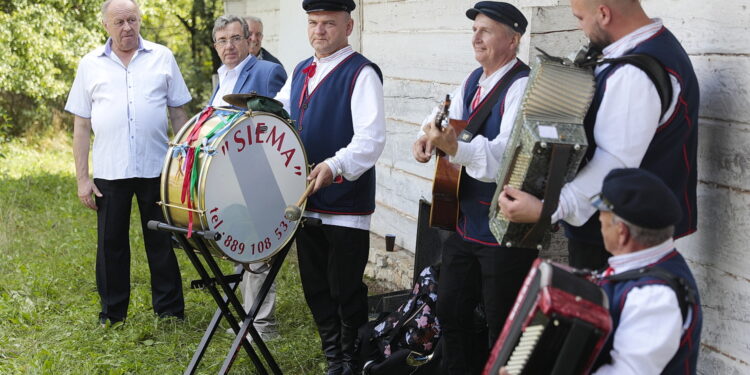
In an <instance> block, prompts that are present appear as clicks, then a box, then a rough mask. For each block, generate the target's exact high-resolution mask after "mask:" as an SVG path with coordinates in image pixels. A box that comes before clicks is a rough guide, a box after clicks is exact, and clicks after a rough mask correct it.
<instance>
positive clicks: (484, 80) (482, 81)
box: [477, 58, 518, 88]
mask: <svg viewBox="0 0 750 375" xmlns="http://www.w3.org/2000/svg"><path fill="white" fill-rule="evenodd" d="M517 61H518V58H513V59H512V60H510V61H509V62H508V63H507V64H505V65H503V66H502V67H501V68H500V69H498V70H496V71H495V72H494V73H492V74H490V75H489V76H485V75H484V73H482V76H481V77H480V78H479V82H478V83H477V85H479V86H482V88H487V87H488V86H494V85H495V83H497V81H499V80H500V78H502V77H503V76H504V75H505V73H508V71H510V69H511V68H513V66H515V65H516V62H517Z"/></svg>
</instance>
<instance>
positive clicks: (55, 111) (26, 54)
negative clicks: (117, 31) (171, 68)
mask: <svg viewBox="0 0 750 375" xmlns="http://www.w3.org/2000/svg"><path fill="white" fill-rule="evenodd" d="M101 3H102V0H74V1H71V0H16V1H9V0H2V1H0V56H2V58H0V140H2V139H3V138H4V137H7V136H18V135H21V134H23V133H24V132H28V131H29V130H32V129H38V128H45V127H50V126H51V125H52V124H53V123H56V124H59V123H65V124H68V126H70V124H72V120H71V118H70V116H69V115H65V114H63V107H64V106H65V101H66V99H67V94H68V91H69V90H70V86H71V84H72V83H73V79H74V78H75V74H76V68H77V66H78V61H79V60H80V59H81V58H82V57H83V56H84V55H85V54H86V53H88V52H89V51H91V50H92V49H94V48H96V47H97V46H98V45H101V44H102V43H104V42H105V41H106V39H107V34H106V32H105V31H104V28H103V27H102V26H101V19H100V11H101ZM139 5H140V8H141V12H142V14H143V23H142V27H141V35H142V36H143V37H144V38H146V39H148V40H151V41H154V42H156V43H160V44H164V45H167V46H168V47H169V48H170V49H171V50H172V52H174V54H175V57H176V59H177V63H178V65H179V66H180V69H181V71H182V74H183V76H184V78H185V82H186V83H187V85H188V88H190V90H191V93H192V95H193V101H192V102H191V103H190V105H189V107H188V113H195V112H197V111H198V110H199V108H200V107H201V106H203V105H204V104H205V102H206V101H207V99H208V97H209V95H210V93H211V89H212V87H211V74H212V73H213V72H214V71H215V69H216V68H217V67H218V65H217V62H218V56H217V55H216V53H215V51H213V49H212V48H211V28H212V26H213V20H214V19H215V17H216V16H218V15H219V14H220V13H221V11H222V6H223V3H222V2H221V1H220V0H174V1H170V0H142V1H139Z"/></svg>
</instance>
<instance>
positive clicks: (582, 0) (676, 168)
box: [499, 0, 699, 269]
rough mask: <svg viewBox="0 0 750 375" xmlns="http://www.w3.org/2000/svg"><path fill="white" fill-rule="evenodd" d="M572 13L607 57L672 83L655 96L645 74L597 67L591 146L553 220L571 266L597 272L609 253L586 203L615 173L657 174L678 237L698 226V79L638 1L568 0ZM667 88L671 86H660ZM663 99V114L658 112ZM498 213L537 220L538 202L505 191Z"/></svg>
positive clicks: (617, 65) (590, 117) (588, 118)
mask: <svg viewBox="0 0 750 375" xmlns="http://www.w3.org/2000/svg"><path fill="white" fill-rule="evenodd" d="M571 8H572V10H573V15H574V16H575V17H576V18H578V20H579V26H580V28H581V29H582V30H583V32H584V33H585V34H586V35H587V36H588V37H589V39H590V40H591V42H592V45H593V46H594V47H595V48H597V49H603V57H604V58H606V59H612V58H619V57H622V56H625V55H631V54H640V55H648V56H650V57H652V58H654V59H655V60H657V62H658V64H660V65H661V66H663V67H664V69H665V71H666V72H667V73H668V77H669V80H670V81H671V82H670V83H671V90H669V89H667V90H666V91H671V95H670V93H669V92H660V91H659V90H657V86H656V85H655V84H654V82H652V80H651V79H650V78H649V76H648V75H647V74H646V72H645V71H643V70H641V69H640V68H638V67H636V66H635V65H632V64H629V63H626V62H617V63H607V64H600V65H598V66H597V67H596V69H595V71H594V73H595V75H596V93H595V95H594V100H593V102H592V104H591V107H590V109H589V113H588V114H587V116H586V118H585V120H584V127H585V128H586V134H587V139H588V142H589V146H588V149H587V153H586V156H585V157H584V160H583V162H582V163H581V168H580V170H579V172H578V174H577V175H576V177H575V179H573V181H571V182H570V183H567V184H565V186H563V188H562V191H561V193H560V202H559V205H558V208H557V210H556V211H555V212H554V213H553V215H552V222H553V223H554V222H556V221H558V220H562V221H563V225H564V226H565V232H566V236H567V237H568V250H569V252H570V258H569V259H570V265H571V266H573V267H576V268H589V269H598V268H601V267H603V266H605V265H606V259H607V257H608V256H609V254H608V253H607V252H606V250H605V249H604V243H603V241H602V237H601V234H600V231H599V227H600V226H599V220H598V219H597V214H596V210H594V209H593V208H592V207H591V205H589V204H588V200H589V199H590V198H591V197H592V196H593V195H595V194H597V192H598V191H600V190H601V184H602V180H603V179H604V176H606V175H607V173H608V172H609V171H610V170H612V169H615V168H632V167H640V168H643V169H646V170H649V171H651V172H653V173H654V174H656V175H657V176H659V177H660V178H661V179H663V180H664V182H665V183H666V184H667V186H669V188H670V189H671V190H672V192H673V193H674V194H675V196H677V197H678V199H679V203H680V207H681V209H682V214H683V215H682V218H681V220H680V222H678V223H677V224H676V226H675V237H681V236H686V235H688V234H690V233H692V232H694V231H695V230H696V227H697V219H696V217H697V214H696V209H697V204H696V185H697V171H696V170H697V163H696V160H697V147H698V126H697V124H698V107H699V89H698V80H697V78H696V76H695V72H694V70H693V67H692V65H691V63H690V58H689V57H688V55H687V53H686V52H685V50H684V49H683V48H682V46H681V45H680V43H679V41H677V39H676V38H675V37H674V35H672V33H671V32H669V30H667V29H666V28H665V27H664V26H663V24H662V21H661V20H660V19H650V18H649V17H648V16H647V15H646V13H645V12H644V10H643V9H642V8H641V4H640V2H639V1H632V0H571ZM664 86H666V87H668V86H669V83H665V85H664ZM662 100H663V101H664V103H666V104H667V105H665V108H666V109H665V110H664V109H663V108H662V105H661V103H662ZM499 205H500V208H501V209H502V210H503V213H504V214H505V215H506V217H508V218H509V219H510V220H511V221H514V222H521V223H533V222H536V221H537V220H539V214H540V212H541V206H542V204H541V202H540V201H539V199H536V198H535V197H533V196H531V195H529V194H526V193H524V192H522V191H519V190H517V189H513V188H511V187H506V188H505V191H504V193H503V194H501V195H500V199H499Z"/></svg>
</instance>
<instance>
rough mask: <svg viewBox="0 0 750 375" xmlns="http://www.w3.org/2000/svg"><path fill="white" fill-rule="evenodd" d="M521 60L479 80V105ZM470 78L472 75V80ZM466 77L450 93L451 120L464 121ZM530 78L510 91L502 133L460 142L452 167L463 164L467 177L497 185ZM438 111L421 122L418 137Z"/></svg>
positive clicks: (502, 123)
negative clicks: (496, 181) (493, 136)
mask: <svg viewBox="0 0 750 375" xmlns="http://www.w3.org/2000/svg"><path fill="white" fill-rule="evenodd" d="M517 61H518V59H513V60H511V61H510V62H509V63H507V64H505V65H503V66H502V67H501V68H500V69H498V70H497V71H496V72H494V73H492V74H490V75H489V76H485V75H484V74H482V76H481V77H480V78H479V87H481V90H480V92H479V94H480V97H479V101H480V102H481V101H482V100H484V98H485V97H486V96H487V94H489V93H490V91H492V88H493V87H495V85H496V84H497V82H498V81H500V79H501V78H503V76H504V75H505V73H507V72H508V71H509V70H510V69H511V68H513V66H514V65H516V62H517ZM470 75H471V74H469V76H470ZM469 76H467V77H466V78H465V79H464V81H463V82H462V83H461V85H460V86H458V87H456V88H455V89H454V90H453V92H451V94H450V96H451V106H450V108H449V115H448V117H450V118H452V119H459V120H460V119H463V115H464V87H465V86H466V81H467V80H468V79H469ZM528 81H529V79H528V77H523V78H520V79H518V80H516V81H515V82H513V84H512V85H510V87H509V88H508V93H507V95H506V96H505V103H504V107H505V109H504V113H503V119H502V121H501V122H500V133H499V134H498V135H497V137H495V138H494V139H487V137H485V136H483V135H481V134H478V135H476V136H475V137H474V138H473V139H472V140H471V142H468V143H467V142H460V141H459V142H458V149H457V151H456V155H454V156H451V157H450V158H449V160H450V162H451V163H455V164H460V165H462V166H464V167H465V169H466V173H467V174H468V175H469V176H471V177H473V178H475V179H477V180H479V181H483V182H495V178H496V177H497V173H498V170H499V169H500V161H501V160H502V158H503V153H504V152H505V146H506V145H507V144H508V138H509V137H510V132H511V130H513V123H514V122H515V120H516V113H517V112H518V108H519V107H520V105H521V100H522V99H523V93H524V90H525V89H526V83H528ZM438 110H439V108H438V107H435V108H434V109H433V110H432V113H430V114H429V115H428V116H427V117H426V118H425V119H424V121H422V127H421V129H420V131H419V134H418V137H421V136H422V135H423V134H424V126H425V125H427V124H428V123H429V122H430V121H432V120H433V119H434V118H435V115H436V114H437V111H438Z"/></svg>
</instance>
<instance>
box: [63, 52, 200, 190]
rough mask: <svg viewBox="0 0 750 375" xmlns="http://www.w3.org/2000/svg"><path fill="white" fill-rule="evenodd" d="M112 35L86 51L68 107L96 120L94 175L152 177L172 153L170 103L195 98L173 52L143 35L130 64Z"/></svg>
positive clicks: (93, 122) (94, 124)
mask: <svg viewBox="0 0 750 375" xmlns="http://www.w3.org/2000/svg"><path fill="white" fill-rule="evenodd" d="M111 43H112V41H111V39H110V40H107V42H106V43H105V44H104V46H101V47H99V48H97V49H95V50H93V51H92V52H89V53H88V54H86V56H84V57H83V58H82V59H81V61H80V63H79V64H78V72H77V73H76V78H75V80H74V81H73V86H72V87H71V89H70V94H69V95H68V102H67V104H66V105H65V110H66V111H68V112H70V113H72V114H74V115H76V116H78V117H82V118H86V119H91V127H92V130H93V131H94V146H93V150H92V159H93V170H94V172H93V174H94V178H101V179H107V180H117V179H123V178H134V177H143V178H152V177H158V176H159V175H160V174H161V170H162V166H163V164H164V156H165V155H166V153H167V146H168V145H167V142H168V139H167V106H169V107H179V106H181V105H183V104H185V103H187V102H189V101H190V100H191V99H192V98H191V96H190V92H188V88H187V86H186V85H185V81H184V80H183V78H182V74H181V73H180V69H179V67H177V62H176V61H175V59H174V56H173V55H172V52H171V51H170V50H169V49H168V48H167V47H164V46H162V45H159V44H156V43H151V42H149V41H147V40H144V39H142V38H140V43H139V47H138V50H137V51H136V52H135V54H134V55H133V57H132V59H131V60H130V63H129V64H128V66H127V67H126V66H125V65H124V64H123V63H122V62H121V61H120V59H119V58H118V57H117V54H115V53H113V52H112V47H111Z"/></svg>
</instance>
